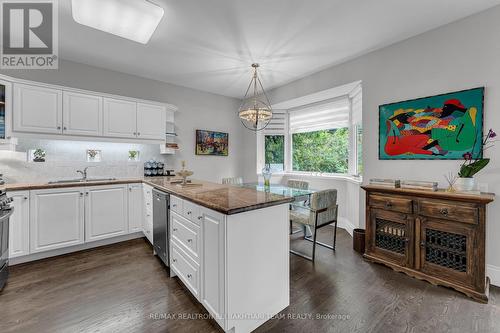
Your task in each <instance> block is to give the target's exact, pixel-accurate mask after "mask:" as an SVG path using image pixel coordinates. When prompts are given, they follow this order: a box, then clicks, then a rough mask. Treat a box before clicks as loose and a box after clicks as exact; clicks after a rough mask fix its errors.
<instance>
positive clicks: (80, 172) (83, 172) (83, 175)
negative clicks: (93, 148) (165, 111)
mask: <svg viewBox="0 0 500 333" xmlns="http://www.w3.org/2000/svg"><path fill="white" fill-rule="evenodd" d="M89 168H92V167H90V166H88V167H86V168H85V169H83V171H82V170H76V172H78V173H79V174H81V175H82V179H81V180H82V181H86V180H87V170H88V169H89Z"/></svg>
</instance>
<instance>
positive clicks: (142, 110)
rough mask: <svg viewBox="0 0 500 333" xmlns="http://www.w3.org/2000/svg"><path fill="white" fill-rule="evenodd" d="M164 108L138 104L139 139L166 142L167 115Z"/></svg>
mask: <svg viewBox="0 0 500 333" xmlns="http://www.w3.org/2000/svg"><path fill="white" fill-rule="evenodd" d="M166 112H167V111H166V109H165V107H164V106H161V105H154V104H144V103H137V137H138V138H140V139H154V140H165V132H166V126H167V125H166V124H167V113H166Z"/></svg>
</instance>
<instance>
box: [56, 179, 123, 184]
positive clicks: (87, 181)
mask: <svg viewBox="0 0 500 333" xmlns="http://www.w3.org/2000/svg"><path fill="white" fill-rule="evenodd" d="M110 180H116V178H87V179H82V178H78V179H61V180H52V181H50V182H49V184H65V183H92V182H104V181H110Z"/></svg>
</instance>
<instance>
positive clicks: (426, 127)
mask: <svg viewBox="0 0 500 333" xmlns="http://www.w3.org/2000/svg"><path fill="white" fill-rule="evenodd" d="M483 97H484V88H475V89H470V90H463V91H457V92H452V93H448V94H442V95H436V96H432V97H425V98H419V99H414V100H409V101H404V102H397V103H391V104H385V105H381V106H379V158H380V159H381V160H403V159H405V160H415V159H449V160H454V159H462V158H463V157H462V156H463V154H465V153H467V152H471V153H472V154H473V155H474V156H473V158H476V157H482V156H481V155H482V151H481V140H482V135H483Z"/></svg>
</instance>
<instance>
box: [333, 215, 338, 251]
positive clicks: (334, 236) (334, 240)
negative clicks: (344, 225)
mask: <svg viewBox="0 0 500 333" xmlns="http://www.w3.org/2000/svg"><path fill="white" fill-rule="evenodd" d="M334 228H335V229H333V251H335V246H336V245H337V220H335V227H334Z"/></svg>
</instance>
